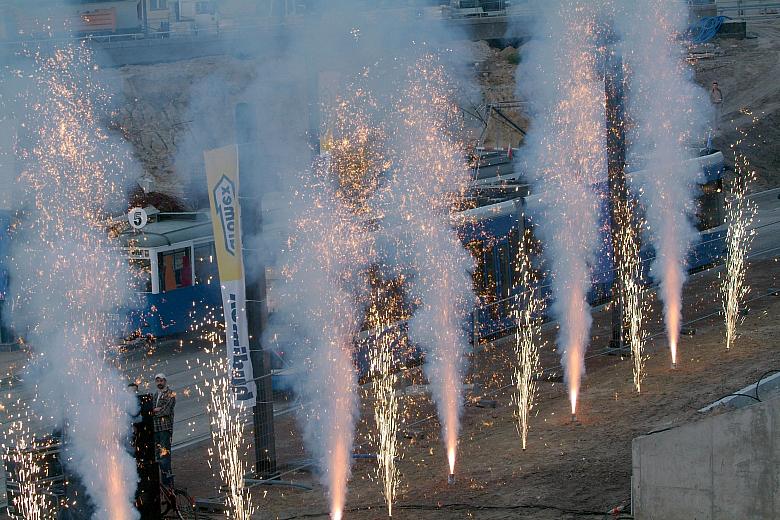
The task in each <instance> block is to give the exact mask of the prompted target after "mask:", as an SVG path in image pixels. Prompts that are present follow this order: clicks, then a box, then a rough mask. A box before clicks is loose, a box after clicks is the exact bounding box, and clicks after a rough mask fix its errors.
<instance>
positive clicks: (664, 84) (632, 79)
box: [616, 0, 706, 363]
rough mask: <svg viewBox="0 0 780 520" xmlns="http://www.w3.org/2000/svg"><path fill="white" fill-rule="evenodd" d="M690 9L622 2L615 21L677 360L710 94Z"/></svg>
mask: <svg viewBox="0 0 780 520" xmlns="http://www.w3.org/2000/svg"><path fill="white" fill-rule="evenodd" d="M686 16H687V6H686V3H685V2H683V1H680V0H656V1H653V2H645V1H633V2H626V3H625V4H621V5H620V10H619V12H618V15H617V17H616V26H617V28H618V30H619V32H620V33H621V35H622V39H623V42H622V51H623V57H624V63H625V66H626V68H627V69H628V71H629V91H628V94H627V99H628V113H629V117H630V118H631V119H632V121H633V122H634V126H633V128H632V130H631V132H630V134H629V141H630V146H629V150H628V151H629V163H632V162H635V163H640V162H641V163H644V164H646V165H647V166H646V171H647V173H646V174H644V175H639V176H637V178H636V181H635V184H636V185H637V187H638V188H639V190H640V192H641V200H642V203H643V204H644V206H645V207H646V214H645V216H646V220H647V223H648V225H649V228H650V239H651V242H652V245H653V247H654V249H655V255H656V256H655V260H654V261H653V263H652V265H651V275H652V276H653V278H654V279H655V280H656V281H657V282H659V284H660V287H659V291H660V298H661V300H662V301H663V304H664V323H665V325H666V330H667V337H668V341H669V347H670V349H671V356H672V363H676V362H677V341H678V339H679V335H680V323H681V320H682V286H683V284H684V283H685V278H686V260H687V254H688V252H689V250H690V248H691V245H692V244H693V243H694V240H695V239H696V236H697V235H696V229H695V227H694V226H693V222H692V215H693V212H694V210H695V206H694V195H695V189H696V180H697V178H698V176H699V175H700V174H701V172H700V170H699V168H698V167H697V165H696V163H695V161H690V160H689V159H691V158H692V157H694V154H692V153H691V152H690V151H689V149H688V146H689V144H691V142H692V139H693V137H694V136H695V135H696V132H697V131H698V130H699V129H700V128H701V119H702V114H705V113H706V108H705V105H703V96H702V94H703V92H702V91H701V88H700V87H698V86H697V85H695V84H694V83H693V81H692V75H691V71H690V70H686V69H687V66H686V64H685V61H684V58H685V48H684V45H683V43H682V41H683V40H681V39H680V35H681V34H683V33H684V31H685V29H686V19H687V18H686Z"/></svg>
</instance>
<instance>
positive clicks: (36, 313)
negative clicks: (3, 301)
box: [10, 44, 139, 520]
mask: <svg viewBox="0 0 780 520" xmlns="http://www.w3.org/2000/svg"><path fill="white" fill-rule="evenodd" d="M29 58H30V61H31V62H32V63H34V66H33V67H32V70H30V71H28V72H29V74H20V77H25V78H27V79H29V81H27V82H26V84H22V83H20V85H23V86H22V88H21V89H20V92H19V93H18V99H19V100H20V106H19V108H17V109H16V110H17V119H18V120H19V121H20V127H19V133H20V135H19V138H18V143H17V162H18V165H19V167H20V170H21V174H20V176H19V179H18V185H17V188H18V193H17V197H15V207H14V209H16V210H17V211H19V216H20V224H19V226H18V228H17V230H16V234H15V236H14V250H13V259H12V262H11V268H10V271H11V273H10V276H11V280H12V286H11V293H12V294H13V295H14V297H15V302H14V303H15V305H14V307H15V311H16V312H15V315H14V324H15V326H16V328H17V330H19V331H25V330H26V331H27V334H26V337H27V339H28V340H29V342H30V344H31V346H32V348H33V349H34V350H35V351H36V353H37V354H38V355H37V356H36V361H35V364H34V365H32V366H31V367H30V368H29V376H28V377H29V379H30V381H31V382H32V383H34V384H35V385H36V387H37V398H36V402H35V406H37V407H38V411H39V414H40V417H50V418H51V419H52V422H53V423H54V424H55V425H56V427H58V428H61V429H63V430H64V431H65V438H66V456H67V459H66V466H67V467H68V468H69V469H70V470H71V471H72V472H74V473H75V474H76V475H78V476H79V477H80V478H81V480H82V482H83V484H84V487H85V489H86V493H87V495H88V500H89V502H90V504H89V505H90V506H91V509H92V510H93V511H94V512H93V518H97V519H112V520H113V519H119V520H131V519H135V518H138V516H139V515H138V513H137V511H136V510H135V509H134V507H133V501H134V493H135V486H136V480H137V476H136V470H135V462H134V460H133V458H132V456H131V455H130V454H129V453H128V442H129V435H130V432H131V417H130V413H133V412H134V411H135V407H136V406H137V405H136V402H135V396H134V395H131V394H130V393H128V392H127V391H126V390H125V383H124V382H123V381H122V379H121V377H120V376H119V375H118V373H117V372H116V371H115V370H114V369H113V368H111V366H110V364H109V362H108V359H107V349H108V346H109V345H110V344H111V343H110V342H111V340H112V339H113V338H115V337H117V336H119V335H120V334H121V333H122V328H121V326H120V321H121V318H120V316H122V314H123V312H124V310H125V309H126V308H127V307H128V305H129V303H130V301H131V291H130V288H129V287H130V284H129V274H128V269H127V264H126V263H125V261H124V259H123V257H122V255H121V253H120V251H119V249H118V247H117V245H116V242H113V241H112V240H111V239H110V238H109V234H108V229H107V226H106V224H107V217H108V215H110V214H111V212H116V211H124V209H125V206H124V205H123V200H122V199H123V197H124V185H123V183H122V181H121V179H122V178H123V176H124V175H125V172H124V170H125V166H126V165H124V164H123V163H122V162H121V161H120V160H119V159H118V158H119V157H121V156H122V155H123V150H122V149H121V148H120V146H119V145H118V144H117V143H116V142H115V141H114V140H113V139H112V137H111V136H110V135H109V134H108V133H107V131H106V130H105V126H104V118H107V113H106V107H107V103H108V99H109V98H108V96H107V95H106V94H105V92H103V91H102V90H101V89H100V86H99V84H98V82H97V81H96V79H95V69H94V68H93V65H92V56H91V53H90V52H89V51H88V50H87V49H86V48H85V47H84V46H83V45H78V44H64V45H62V46H60V47H59V48H43V49H37V50H36V51H34V52H32V53H31V56H29ZM114 214H115V213H114ZM82 505H84V504H82ZM71 507H75V506H74V505H71Z"/></svg>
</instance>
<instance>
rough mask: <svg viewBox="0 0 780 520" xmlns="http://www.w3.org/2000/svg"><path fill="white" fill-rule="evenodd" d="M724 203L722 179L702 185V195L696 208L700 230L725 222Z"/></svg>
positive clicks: (697, 224) (697, 223) (697, 225)
mask: <svg viewBox="0 0 780 520" xmlns="http://www.w3.org/2000/svg"><path fill="white" fill-rule="evenodd" d="M723 204H724V194H723V183H722V181H721V180H720V179H718V180H717V181H714V182H710V183H707V184H705V185H703V186H702V187H701V195H700V196H699V200H698V205H697V208H696V209H697V215H696V227H697V228H698V229H699V231H704V230H706V229H711V228H714V227H718V226H720V225H721V224H723V216H724V215H723Z"/></svg>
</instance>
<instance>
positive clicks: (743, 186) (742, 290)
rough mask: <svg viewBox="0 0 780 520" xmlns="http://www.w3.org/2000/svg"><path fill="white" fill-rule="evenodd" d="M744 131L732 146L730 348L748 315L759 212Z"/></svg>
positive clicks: (726, 304)
mask: <svg viewBox="0 0 780 520" xmlns="http://www.w3.org/2000/svg"><path fill="white" fill-rule="evenodd" d="M744 137H745V136H744V134H743V135H741V136H740V139H739V140H738V141H737V142H736V143H735V144H734V145H733V146H732V148H733V149H734V181H733V183H732V186H731V193H730V195H729V196H728V198H727V199H726V226H727V232H726V250H727V254H726V271H725V273H723V276H722V278H721V283H720V293H721V296H722V298H723V316H724V318H725V321H726V348H727V349H729V348H731V346H732V345H733V344H734V339H735V334H736V329H737V325H739V324H740V323H741V321H742V320H743V319H744V317H742V316H741V315H740V312H739V307H740V304H741V303H742V301H744V299H745V297H746V296H747V295H748V293H749V292H750V286H749V285H747V282H746V280H745V275H746V272H747V263H746V261H745V260H746V257H747V253H748V250H749V249H750V244H751V242H752V241H753V238H754V234H755V231H754V230H752V229H751V228H750V226H751V224H752V223H753V219H754V218H755V215H756V210H757V206H756V203H755V202H753V201H752V200H750V198H748V189H749V187H750V184H751V182H752V181H753V180H754V179H755V175H756V173H755V171H753V169H752V168H751V166H750V162H749V161H748V159H747V157H746V156H745V155H744V154H742V153H739V152H738V151H737V150H738V149H739V146H740V145H741V144H742V141H743V140H744Z"/></svg>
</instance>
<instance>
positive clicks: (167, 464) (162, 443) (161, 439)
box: [154, 430, 173, 487]
mask: <svg viewBox="0 0 780 520" xmlns="http://www.w3.org/2000/svg"><path fill="white" fill-rule="evenodd" d="M172 438H173V431H172V430H163V431H159V432H154V446H155V449H156V453H157V462H158V464H159V465H160V482H161V483H162V484H163V485H164V486H167V487H173V472H172V469H171V439H172Z"/></svg>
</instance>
